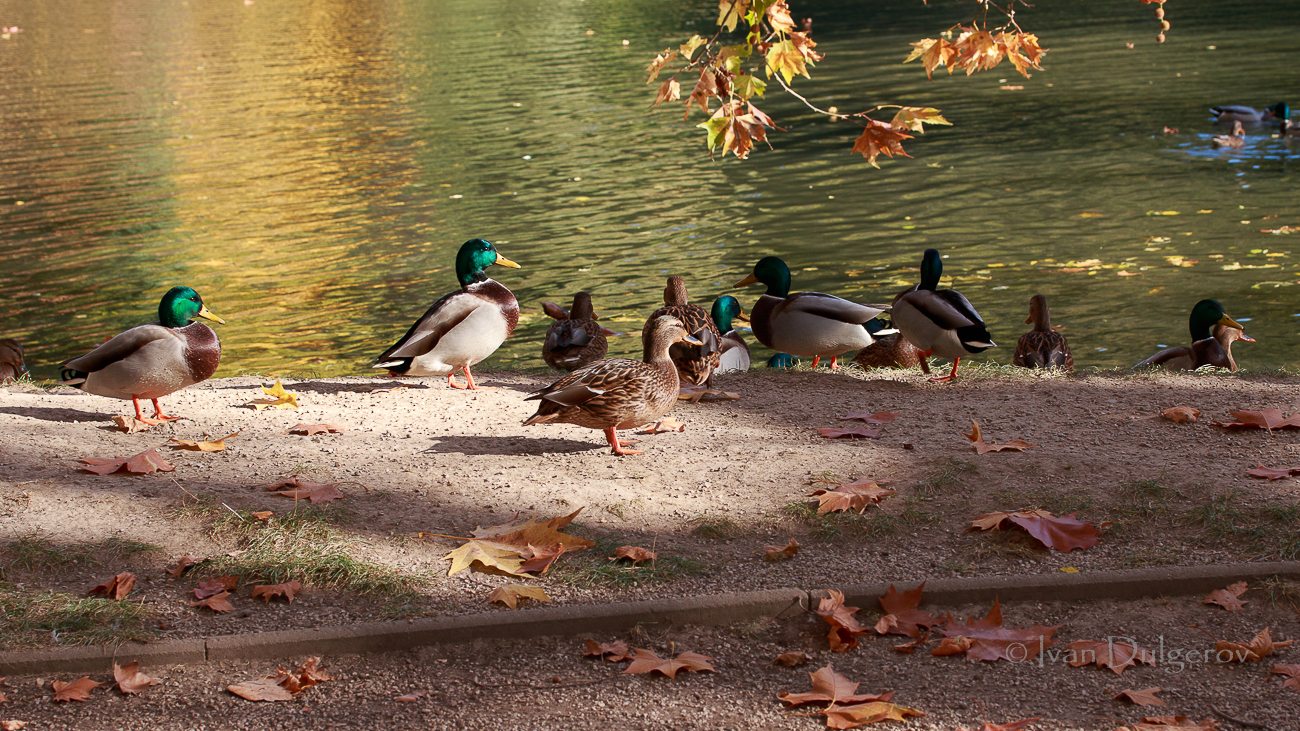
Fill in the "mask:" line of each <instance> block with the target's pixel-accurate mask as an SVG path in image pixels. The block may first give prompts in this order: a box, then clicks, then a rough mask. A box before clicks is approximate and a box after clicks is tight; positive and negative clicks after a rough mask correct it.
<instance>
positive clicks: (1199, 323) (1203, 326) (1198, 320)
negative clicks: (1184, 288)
mask: <svg viewBox="0 0 1300 731" xmlns="http://www.w3.org/2000/svg"><path fill="white" fill-rule="evenodd" d="M1188 322H1189V324H1190V325H1191V330H1192V342H1193V343H1194V342H1196V341H1198V340H1205V339H1206V338H1208V337H1210V328H1211V327H1213V326H1215V325H1223V326H1224V327H1232V328H1236V329H1238V330H1244V329H1245V328H1243V327H1242V326H1241V325H1240V324H1238V323H1237V321H1235V320H1233V319H1232V318H1231V317H1228V313H1226V312H1224V311H1223V305H1221V304H1219V303H1218V302H1215V301H1214V300H1201V301H1200V302H1197V303H1196V306H1195V307H1193V308H1192V316H1191V317H1190V318H1189V319H1188Z"/></svg>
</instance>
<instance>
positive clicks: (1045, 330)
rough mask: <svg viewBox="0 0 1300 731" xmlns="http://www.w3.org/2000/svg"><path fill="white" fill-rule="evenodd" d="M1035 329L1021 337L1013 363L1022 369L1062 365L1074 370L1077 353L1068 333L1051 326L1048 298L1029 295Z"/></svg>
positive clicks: (1030, 312) (1030, 315) (1028, 320)
mask: <svg viewBox="0 0 1300 731" xmlns="http://www.w3.org/2000/svg"><path fill="white" fill-rule="evenodd" d="M1025 322H1026V323H1033V325H1034V329H1033V330H1030V331H1029V332H1027V333H1025V334H1024V335H1021V336H1020V340H1019V341H1018V342H1017V343H1016V352H1015V354H1014V355H1012V356H1011V365H1016V366H1020V367H1021V368H1060V369H1062V370H1066V371H1072V370H1074V356H1072V355H1070V344H1069V343H1067V342H1065V336H1064V335H1062V334H1060V333H1059V332H1056V331H1055V330H1053V329H1052V314H1051V312H1049V311H1048V309H1047V298H1046V297H1044V296H1043V295H1041V294H1036V295H1034V296H1033V297H1030V298H1029V317H1028V318H1026V319H1025Z"/></svg>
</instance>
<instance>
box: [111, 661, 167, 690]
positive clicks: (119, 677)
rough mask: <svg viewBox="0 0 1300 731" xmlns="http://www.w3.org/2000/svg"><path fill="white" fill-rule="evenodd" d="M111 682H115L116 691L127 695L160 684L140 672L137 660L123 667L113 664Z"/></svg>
mask: <svg viewBox="0 0 1300 731" xmlns="http://www.w3.org/2000/svg"><path fill="white" fill-rule="evenodd" d="M113 680H114V681H116V682H117V689H118V690H119V691H121V692H123V693H125V694H127V695H135V694H136V693H139V692H140V691H142V690H144V689H145V688H148V687H149V686H151V685H158V683H159V682H160V681H159V680H158V679H156V678H151V677H149V676H148V675H145V674H144V673H142V672H140V661H139V660H133V661H132V662H129V663H127V664H125V665H118V664H117V663H113Z"/></svg>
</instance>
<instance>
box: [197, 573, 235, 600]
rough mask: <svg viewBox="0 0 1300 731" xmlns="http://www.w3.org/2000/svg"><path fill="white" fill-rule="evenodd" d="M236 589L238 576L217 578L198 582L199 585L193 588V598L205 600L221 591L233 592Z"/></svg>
mask: <svg viewBox="0 0 1300 731" xmlns="http://www.w3.org/2000/svg"><path fill="white" fill-rule="evenodd" d="M238 588H239V577H238V576H218V577H217V578H215V579H208V580H207V581H200V582H199V585H198V586H197V587H195V588H194V598H195V599H207V598H208V597H210V596H216V595H217V594H220V593H221V592H223V591H235V590H236V589H238Z"/></svg>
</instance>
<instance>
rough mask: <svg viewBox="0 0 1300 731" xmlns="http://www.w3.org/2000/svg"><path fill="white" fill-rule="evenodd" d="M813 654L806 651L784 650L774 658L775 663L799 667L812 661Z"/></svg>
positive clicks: (773, 662)
mask: <svg viewBox="0 0 1300 731" xmlns="http://www.w3.org/2000/svg"><path fill="white" fill-rule="evenodd" d="M812 659H813V656H812V655H809V654H808V653H806V652H783V653H781V654H780V655H777V656H776V657H775V658H774V659H773V660H772V664H773V665H784V666H786V667H788V668H797V667H799V666H800V665H807V664H808V663H810V662H812Z"/></svg>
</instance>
